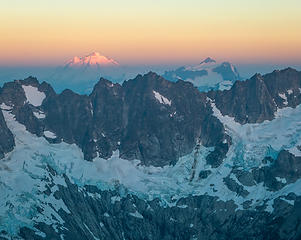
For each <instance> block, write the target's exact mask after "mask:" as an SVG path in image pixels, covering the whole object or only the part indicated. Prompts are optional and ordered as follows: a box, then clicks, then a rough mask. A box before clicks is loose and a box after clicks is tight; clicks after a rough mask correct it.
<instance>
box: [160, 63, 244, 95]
mask: <svg viewBox="0 0 301 240" xmlns="http://www.w3.org/2000/svg"><path fill="white" fill-rule="evenodd" d="M162 76H163V77H164V78H166V79H168V80H170V81H177V80H179V79H180V80H184V81H189V82H192V83H193V84H194V85H195V86H196V87H198V88H199V89H200V90H201V91H209V90H224V89H229V88H231V86H232V85H233V83H234V82H235V81H237V80H241V77H240V76H239V73H238V71H237V69H236V68H235V66H234V65H233V64H231V63H229V62H216V61H215V60H213V59H212V58H209V57H208V58H206V59H205V60H204V61H202V62H201V63H200V64H197V65H194V66H183V67H180V68H178V69H176V70H172V71H166V72H165V73H164V74H163V75H162Z"/></svg>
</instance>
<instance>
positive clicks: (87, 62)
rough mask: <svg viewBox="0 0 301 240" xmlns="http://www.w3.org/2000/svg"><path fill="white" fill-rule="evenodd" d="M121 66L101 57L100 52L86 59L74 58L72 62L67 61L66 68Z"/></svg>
mask: <svg viewBox="0 0 301 240" xmlns="http://www.w3.org/2000/svg"><path fill="white" fill-rule="evenodd" d="M116 65H119V64H118V62H116V61H115V60H113V59H111V58H107V57H106V56H103V55H101V54H100V53H99V52H93V53H91V54H89V55H87V56H84V57H77V56H75V57H73V58H72V59H71V60H69V61H67V63H66V65H65V66H66V67H87V66H89V67H106V66H116Z"/></svg>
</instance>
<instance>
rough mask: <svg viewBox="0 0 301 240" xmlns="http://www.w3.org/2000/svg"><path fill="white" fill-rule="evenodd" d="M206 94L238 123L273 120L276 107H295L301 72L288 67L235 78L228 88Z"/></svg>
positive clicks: (299, 96)
mask: <svg viewBox="0 0 301 240" xmlns="http://www.w3.org/2000/svg"><path fill="white" fill-rule="evenodd" d="M208 95H209V97H211V98H212V99H214V100H215V104H216V106H217V107H218V108H219V109H220V111H221V112H222V114H223V115H229V116H232V117H234V118H235V120H236V121H238V122H240V123H243V124H244V123H256V122H259V123H260V122H263V121H264V120H272V119H273V118H274V117H275V112H276V111H277V109H281V108H284V107H296V106H297V105H299V104H300V102H301V73H300V72H298V71H296V70H295V69H292V68H288V69H284V70H281V71H274V72H272V73H269V74H265V75H261V74H255V75H254V76H253V77H251V79H249V80H246V81H237V82H236V83H235V84H234V85H233V87H232V88H231V89H230V90H226V91H211V92H209V93H208Z"/></svg>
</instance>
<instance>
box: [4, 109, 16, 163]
mask: <svg viewBox="0 0 301 240" xmlns="http://www.w3.org/2000/svg"><path fill="white" fill-rule="evenodd" d="M14 146H15V140H14V136H13V134H12V133H11V131H10V130H9V129H8V127H7V125H6V122H5V120H4V117H3V114H2V111H1V110H0V159H1V158H3V157H4V154H5V153H8V152H10V151H12V150H13V148H14Z"/></svg>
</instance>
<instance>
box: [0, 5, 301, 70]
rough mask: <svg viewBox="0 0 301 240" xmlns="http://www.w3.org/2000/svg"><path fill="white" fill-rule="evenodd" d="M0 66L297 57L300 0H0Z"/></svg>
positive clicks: (294, 60)
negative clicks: (80, 59) (87, 58)
mask: <svg viewBox="0 0 301 240" xmlns="http://www.w3.org/2000/svg"><path fill="white" fill-rule="evenodd" d="M0 6H1V8H0V35H1V37H0V66H17V65H18V66H22V65H24V66H27V65H32V66H33V65H40V66H46V65H60V64H62V63H64V62H65V61H66V60H68V59H69V58H72V57H73V56H83V55H87V54H89V53H91V52H93V51H99V52H100V53H102V54H103V55H106V56H108V57H111V58H113V59H115V60H117V61H118V62H119V63H120V64H124V65H131V64H141V63H143V64H179V63H195V62H199V61H200V60H202V59H203V58H205V57H207V56H211V57H213V58H215V59H217V60H219V59H220V60H227V61H232V62H234V63H240V64H248V63H253V64H254V63H256V64H260V63H268V64H271V63H275V64H281V63H287V64H299V63H301V14H300V10H301V1H300V0H210V1H209V0H110V1H108V0H106V1H103V0H85V1H83V0H51V1H50V0H43V1H41V0H0Z"/></svg>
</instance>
